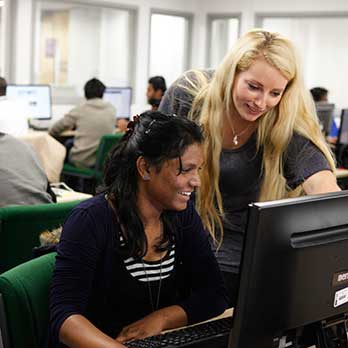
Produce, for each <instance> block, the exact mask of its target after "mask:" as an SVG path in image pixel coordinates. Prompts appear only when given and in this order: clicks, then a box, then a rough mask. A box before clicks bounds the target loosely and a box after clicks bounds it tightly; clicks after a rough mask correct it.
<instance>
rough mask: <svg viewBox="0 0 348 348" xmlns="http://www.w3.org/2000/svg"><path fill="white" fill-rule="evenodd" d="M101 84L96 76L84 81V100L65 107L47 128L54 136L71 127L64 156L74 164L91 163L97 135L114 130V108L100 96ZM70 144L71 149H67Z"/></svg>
mask: <svg viewBox="0 0 348 348" xmlns="http://www.w3.org/2000/svg"><path fill="white" fill-rule="evenodd" d="M105 88H106V87H105V85H104V84H103V83H102V82H101V81H99V80H98V79H96V78H93V79H91V80H89V81H87V82H86V84H85V87H84V92H85V97H86V102H85V103H84V104H82V105H79V106H77V107H75V108H74V109H72V110H71V111H69V112H68V113H67V114H66V115H64V117H63V118H62V119H60V120H58V121H57V122H56V123H55V124H54V125H53V126H52V128H51V129H50V131H49V133H50V135H52V136H53V137H58V136H59V135H60V134H61V133H62V132H64V131H65V130H68V129H75V136H74V140H73V143H72V142H71V141H69V142H68V143H67V144H66V146H67V151H68V154H67V160H68V162H70V163H72V164H73V165H75V166H77V167H93V166H94V165H95V161H96V152H97V148H98V145H99V142H100V138H101V137H102V136H103V135H104V134H108V133H114V131H115V124H116V121H115V113H116V110H115V108H114V107H113V106H112V105H111V104H110V103H109V102H107V101H105V100H103V99H102V98H103V95H104V91H105ZM70 148H71V149H70Z"/></svg>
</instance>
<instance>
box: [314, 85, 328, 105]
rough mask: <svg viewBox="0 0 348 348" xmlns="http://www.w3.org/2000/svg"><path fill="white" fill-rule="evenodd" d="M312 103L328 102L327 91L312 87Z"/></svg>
mask: <svg viewBox="0 0 348 348" xmlns="http://www.w3.org/2000/svg"><path fill="white" fill-rule="evenodd" d="M310 92H311V94H312V97H313V99H314V101H315V102H316V103H317V102H325V103H327V102H328V95H329V91H328V90H327V89H326V88H323V87H313V88H311V90H310Z"/></svg>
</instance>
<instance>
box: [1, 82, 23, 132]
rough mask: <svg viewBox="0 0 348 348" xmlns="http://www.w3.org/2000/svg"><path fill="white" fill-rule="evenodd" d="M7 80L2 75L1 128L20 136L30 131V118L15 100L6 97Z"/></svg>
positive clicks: (3, 130)
mask: <svg viewBox="0 0 348 348" xmlns="http://www.w3.org/2000/svg"><path fill="white" fill-rule="evenodd" d="M6 89H7V82H6V80H5V79H4V78H3V77H0V130H1V131H2V132H3V133H6V134H10V135H13V136H14V137H19V136H21V135H24V134H26V133H27V132H28V129H29V126H28V120H27V117H26V116H27V115H25V114H24V111H23V110H22V109H21V108H20V106H19V105H18V104H16V103H15V102H14V101H13V100H10V99H8V98H7V97H6Z"/></svg>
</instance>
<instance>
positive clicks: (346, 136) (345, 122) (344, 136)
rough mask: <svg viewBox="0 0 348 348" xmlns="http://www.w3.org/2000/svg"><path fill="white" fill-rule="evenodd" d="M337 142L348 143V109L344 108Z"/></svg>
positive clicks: (339, 143)
mask: <svg viewBox="0 0 348 348" xmlns="http://www.w3.org/2000/svg"><path fill="white" fill-rule="evenodd" d="M337 144H338V145H341V144H342V145H346V144H348V109H343V110H342V113H341V123H340V129H339V131H338V139H337Z"/></svg>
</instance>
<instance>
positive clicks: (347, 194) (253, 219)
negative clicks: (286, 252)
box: [229, 191, 348, 348]
mask: <svg viewBox="0 0 348 348" xmlns="http://www.w3.org/2000/svg"><path fill="white" fill-rule="evenodd" d="M323 200H325V201H326V202H327V203H328V204H329V203H330V202H331V203H332V200H337V201H336V204H338V203H340V202H341V200H344V201H348V191H340V192H333V193H328V194H320V195H312V196H303V197H298V198H289V199H283V200H278V201H271V202H262V203H252V204H250V205H249V211H248V224H247V228H246V234H245V241H244V242H245V246H244V249H243V252H242V264H241V283H240V293H239V296H238V301H237V306H236V308H235V311H234V325H233V329H232V331H231V335H230V343H229V348H241V346H240V345H239V344H240V343H239V342H240V337H241V336H242V335H243V331H245V327H246V326H247V324H245V321H247V320H248V319H247V318H248V313H249V315H250V303H248V300H247V299H246V297H248V296H250V294H249V295H248V294H246V292H247V291H248V289H249V285H250V284H251V283H253V281H252V279H251V278H252V277H253V275H251V273H253V272H252V269H250V267H249V265H250V264H252V265H254V264H253V262H254V260H253V257H254V254H255V244H256V243H257V236H256V235H255V234H256V232H255V231H257V228H258V227H257V226H258V224H259V220H258V218H259V217H260V216H261V212H262V210H265V209H272V208H277V207H286V206H288V205H293V204H298V205H299V207H304V206H307V207H308V205H309V204H311V203H313V202H318V201H323ZM319 204H320V202H319ZM342 221H345V222H347V221H348V219H346V218H345V217H342V219H341V222H342ZM252 233H254V235H252ZM253 243H254V244H253ZM243 267H244V269H243ZM246 267H247V269H245V268H246ZM253 267H254V266H252V267H251V268H253ZM252 291H253V290H251V293H252ZM242 292H243V293H244V294H246V295H244V296H242V295H241V293H242ZM261 298H262V296H261ZM248 306H249V307H248ZM341 309H342V311H343V312H344V311H345V310H346V309H347V306H346V305H345V306H344V307H342V308H340V309H339V311H338V312H340V311H341ZM265 315H266V314H265ZM320 319H322V318H320ZM243 321H244V322H243ZM308 324H310V323H308ZM253 334H254V335H255V333H253V332H248V335H253ZM256 335H257V334H256ZM261 336H262V335H261ZM244 339H245V336H244V338H242V342H243V340H244ZM270 342H271V340H269V341H267V344H270ZM244 343H245V341H244ZM267 344H266V341H265V340H264V337H262V338H261V337H260V339H259V341H258V347H260V348H264V347H265V348H266V347H268V346H267ZM269 346H271V345H269ZM242 348H245V347H244V346H243V347H242Z"/></svg>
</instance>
